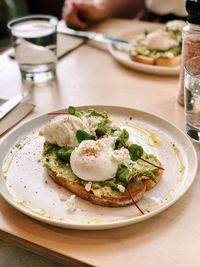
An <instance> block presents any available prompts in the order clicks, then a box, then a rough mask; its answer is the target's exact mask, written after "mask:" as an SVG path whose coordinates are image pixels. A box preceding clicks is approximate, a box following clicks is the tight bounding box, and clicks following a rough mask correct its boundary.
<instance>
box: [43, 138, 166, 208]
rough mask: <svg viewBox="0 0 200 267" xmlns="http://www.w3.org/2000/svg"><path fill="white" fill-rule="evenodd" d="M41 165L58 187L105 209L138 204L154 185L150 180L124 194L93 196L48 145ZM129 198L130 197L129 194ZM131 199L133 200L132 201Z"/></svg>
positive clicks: (136, 185) (140, 182) (139, 183)
mask: <svg viewBox="0 0 200 267" xmlns="http://www.w3.org/2000/svg"><path fill="white" fill-rule="evenodd" d="M43 163H44V166H46V167H47V169H48V174H49V176H50V177H51V178H52V179H53V180H54V181H55V182H56V183H57V184H59V185H61V186H63V187H64V188H66V189H68V190H69V191H71V192H72V193H74V194H75V195H77V196H79V197H81V198H82V199H85V200H88V201H90V202H91V203H93V204H97V205H100V206H105V207H123V206H127V205H130V204H133V200H134V201H135V202H138V201H140V200H141V198H142V197H143V195H144V193H145V191H146V190H147V189H148V190H150V189H151V188H152V187H153V186H155V184H156V183H154V182H152V180H149V179H148V180H140V181H138V182H136V183H135V182H134V183H131V184H130V187H129V189H130V190H129V191H128V190H127V189H126V190H125V192H124V193H122V192H120V191H115V192H114V194H113V195H109V194H108V195H106V194H104V193H103V194H102V195H101V196H97V195H95V194H94V193H93V192H92V190H91V191H89V192H88V191H87V190H86V189H85V186H84V184H82V183H81V180H80V179H79V178H78V177H76V176H75V175H74V173H73V172H72V170H71V167H70V165H66V164H64V163H61V162H60V161H59V160H58V159H57V158H56V156H55V154H53V153H51V152H48V143H47V142H45V144H44V153H43ZM162 172H163V171H162V170H160V171H159V172H158V175H157V181H159V180H160V178H161V175H162ZM129 192H130V193H131V196H130V193H129ZM132 198H133V200H132Z"/></svg>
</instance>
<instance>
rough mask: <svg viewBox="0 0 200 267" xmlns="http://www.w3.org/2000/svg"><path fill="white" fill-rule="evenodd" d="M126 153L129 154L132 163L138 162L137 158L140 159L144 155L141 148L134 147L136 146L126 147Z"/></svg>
mask: <svg viewBox="0 0 200 267" xmlns="http://www.w3.org/2000/svg"><path fill="white" fill-rule="evenodd" d="M128 151H129V154H130V157H131V160H132V161H136V160H138V159H139V158H141V156H142V155H143V153H144V150H143V148H142V147H141V146H139V145H136V144H132V145H130V146H129V147H128Z"/></svg>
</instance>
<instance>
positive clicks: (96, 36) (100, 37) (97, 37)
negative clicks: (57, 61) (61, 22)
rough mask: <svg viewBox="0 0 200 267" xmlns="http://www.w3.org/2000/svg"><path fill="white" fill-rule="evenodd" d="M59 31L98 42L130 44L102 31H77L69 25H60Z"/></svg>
mask: <svg viewBox="0 0 200 267" xmlns="http://www.w3.org/2000/svg"><path fill="white" fill-rule="evenodd" d="M57 32H58V33H64V34H67V35H71V36H74V37H81V38H84V39H86V40H92V41H96V42H101V43H106V44H113V45H120V44H121V45H127V44H130V43H129V42H128V41H126V40H123V39H118V38H113V37H111V36H107V35H104V34H102V33H96V32H89V31H77V30H74V29H71V28H68V27H64V26H63V27H58V29H57Z"/></svg>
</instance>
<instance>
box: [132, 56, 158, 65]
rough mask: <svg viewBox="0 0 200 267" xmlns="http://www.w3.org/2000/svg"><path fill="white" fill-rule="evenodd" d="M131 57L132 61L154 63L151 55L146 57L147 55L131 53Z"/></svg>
mask: <svg viewBox="0 0 200 267" xmlns="http://www.w3.org/2000/svg"><path fill="white" fill-rule="evenodd" d="M130 55H131V54H130ZM131 59H132V60H133V61H136V62H139V63H143V64H147V65H154V64H155V59H154V58H152V57H147V56H142V55H131Z"/></svg>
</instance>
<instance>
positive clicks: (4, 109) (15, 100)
mask: <svg viewBox="0 0 200 267" xmlns="http://www.w3.org/2000/svg"><path fill="white" fill-rule="evenodd" d="M26 95H27V93H20V94H18V95H16V96H14V97H12V98H11V99H10V100H8V101H6V102H5V103H4V104H2V105H1V106H0V120H1V119H3V117H4V116H5V115H6V114H8V112H10V111H11V110H12V109H13V108H14V107H16V106H17V104H19V102H21V101H22V99H24V97H25V96H26Z"/></svg>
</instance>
